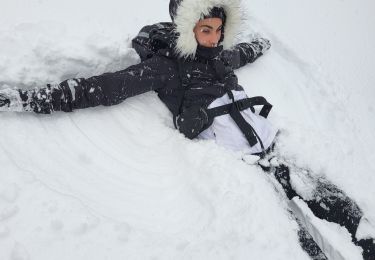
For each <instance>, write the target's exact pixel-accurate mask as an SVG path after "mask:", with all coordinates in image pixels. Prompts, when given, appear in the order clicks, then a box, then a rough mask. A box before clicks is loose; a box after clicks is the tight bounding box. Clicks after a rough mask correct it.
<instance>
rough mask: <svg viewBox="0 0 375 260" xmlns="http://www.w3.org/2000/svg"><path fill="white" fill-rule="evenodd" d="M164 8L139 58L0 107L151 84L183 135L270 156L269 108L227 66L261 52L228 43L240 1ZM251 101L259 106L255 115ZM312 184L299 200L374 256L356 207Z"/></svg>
mask: <svg viewBox="0 0 375 260" xmlns="http://www.w3.org/2000/svg"><path fill="white" fill-rule="evenodd" d="M169 9H170V14H171V18H172V23H160V24H156V25H152V26H146V27H144V28H143V29H142V30H141V32H140V33H139V35H138V36H137V37H136V38H135V39H134V40H133V47H134V48H135V49H136V51H137V52H138V54H139V55H140V57H141V60H142V62H141V63H139V64H137V65H134V66H131V67H129V68H127V69H125V70H122V71H118V72H115V73H106V74H103V75H100V76H95V77H91V78H88V79H84V78H80V79H69V80H66V81H63V82H61V83H60V84H57V85H48V86H47V87H45V88H40V89H33V90H15V89H2V90H0V111H34V112H36V113H44V114H48V113H51V112H53V111H64V112H71V111H73V110H75V109H82V108H87V107H95V106H99V105H104V106H111V105H116V104H119V103H120V102H122V101H124V100H125V99H126V98H129V97H133V96H136V95H139V94H142V93H145V92H148V91H152V90H153V91H156V92H157V93H158V95H159V97H160V99H161V100H162V101H163V102H164V103H165V105H166V106H167V107H168V108H169V110H170V111H171V112H172V114H173V118H174V123H175V126H176V128H177V129H179V131H180V132H181V133H183V134H184V135H185V136H186V137H188V138H190V139H193V138H201V139H214V140H215V141H216V142H217V143H218V144H219V145H222V146H225V147H227V148H229V149H231V150H241V151H246V153H247V154H252V155H257V156H260V157H262V158H270V157H271V155H272V150H273V147H274V142H275V138H276V134H277V132H278V130H277V129H276V128H274V127H273V126H272V125H271V123H270V122H269V121H268V120H267V119H266V118H267V115H268V113H269V112H270V110H271V108H272V106H271V105H270V104H269V103H268V102H267V101H266V100H265V99H264V98H262V97H256V98H248V97H247V95H246V93H245V92H244V90H243V88H242V87H241V86H240V85H238V80H237V77H236V75H235V74H234V72H233V70H234V69H237V68H240V67H242V66H244V65H246V64H247V63H251V62H254V61H255V60H256V59H258V58H259V57H260V56H262V55H263V54H264V53H265V52H266V51H267V50H268V49H269V48H270V42H269V41H268V40H266V39H263V38H257V39H253V40H252V41H251V42H250V43H240V44H237V45H235V46H233V41H234V40H235V36H236V34H237V33H238V30H239V26H240V24H241V20H242V19H241V15H240V14H241V9H240V0H226V1H225V0H171V1H170V6H169ZM254 106H263V107H262V109H261V112H260V113H259V114H256V113H255V109H254ZM263 161H264V160H263ZM262 168H263V169H264V170H266V171H272V172H273V173H274V175H275V177H276V179H277V180H278V181H279V182H280V184H281V186H282V187H283V188H284V190H285V192H286V194H287V196H288V198H289V199H291V198H293V197H294V196H299V195H298V194H297V193H296V192H295V190H294V189H293V188H292V186H291V184H290V177H289V168H288V167H287V166H286V165H284V164H281V165H280V164H278V165H275V164H273V167H269V166H268V165H265V164H264V163H263V165H262ZM318 184H319V185H318V186H317V187H318V188H317V191H316V194H315V195H316V196H312V198H309V200H307V199H305V201H306V203H307V204H308V205H309V207H310V208H311V209H312V210H313V212H314V213H315V214H316V215H317V216H318V217H321V218H324V219H327V220H328V221H334V222H337V223H339V224H341V225H343V226H345V227H346V228H347V229H348V231H349V232H350V233H351V234H352V238H353V241H354V242H355V243H356V244H357V245H360V246H361V247H362V248H363V249H364V251H363V255H364V257H365V258H366V259H374V258H371V257H373V256H374V255H375V250H374V244H373V240H372V239H366V240H365V239H362V240H358V239H357V238H356V232H357V229H358V226H359V223H360V221H361V218H362V216H363V214H362V212H361V210H360V209H359V208H358V206H357V205H356V204H355V203H354V202H353V201H351V200H350V199H349V198H348V197H347V196H345V195H344V194H343V192H341V191H340V190H339V189H337V188H336V187H335V186H333V185H332V184H327V183H326V182H319V183H318ZM322 194H324V195H325V196H322Z"/></svg>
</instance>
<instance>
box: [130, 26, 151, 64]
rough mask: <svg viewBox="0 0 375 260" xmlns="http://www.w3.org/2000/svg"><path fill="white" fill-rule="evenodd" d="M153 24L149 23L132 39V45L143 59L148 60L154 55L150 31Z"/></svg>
mask: <svg viewBox="0 0 375 260" xmlns="http://www.w3.org/2000/svg"><path fill="white" fill-rule="evenodd" d="M151 31H152V26H150V25H147V26H145V27H143V28H142V29H141V31H140V32H139V33H138V35H137V36H136V37H135V38H134V39H133V40H132V47H133V48H134V49H135V50H136V52H137V53H138V55H139V57H140V58H141V61H144V60H147V59H149V58H151V57H152V56H153V55H154V50H153V48H152V42H151V39H150V33H151Z"/></svg>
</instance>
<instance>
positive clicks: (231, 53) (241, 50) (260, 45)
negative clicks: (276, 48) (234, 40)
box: [222, 38, 271, 69]
mask: <svg viewBox="0 0 375 260" xmlns="http://www.w3.org/2000/svg"><path fill="white" fill-rule="evenodd" d="M270 48H271V43H270V41H269V40H267V39H264V38H256V39H253V40H252V41H251V42H250V43H245V42H244V43H239V44H237V45H236V46H235V47H234V48H233V49H232V50H225V51H223V52H222V57H223V59H224V60H225V61H226V62H227V63H228V64H229V65H230V66H231V67H232V68H233V69H238V68H241V67H243V66H245V65H246V64H248V63H252V62H254V61H255V60H257V59H258V58H259V57H260V56H262V55H263V54H264V53H265V52H266V51H268V50H269V49H270Z"/></svg>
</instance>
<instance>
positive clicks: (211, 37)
mask: <svg viewBox="0 0 375 260" xmlns="http://www.w3.org/2000/svg"><path fill="white" fill-rule="evenodd" d="M222 29H223V21H222V20H221V19H220V18H207V19H204V20H200V21H199V22H198V23H197V25H196V26H195V27H194V34H195V38H196V39H197V41H198V43H199V45H201V46H204V47H209V48H213V47H217V46H218V44H219V41H220V38H221V32H222Z"/></svg>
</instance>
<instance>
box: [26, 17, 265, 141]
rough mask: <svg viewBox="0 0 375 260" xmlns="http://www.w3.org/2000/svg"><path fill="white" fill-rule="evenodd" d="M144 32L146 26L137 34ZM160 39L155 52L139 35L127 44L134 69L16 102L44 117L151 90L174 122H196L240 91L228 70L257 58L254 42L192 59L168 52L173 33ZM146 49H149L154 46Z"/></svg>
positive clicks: (202, 51) (72, 82)
mask: <svg viewBox="0 0 375 260" xmlns="http://www.w3.org/2000/svg"><path fill="white" fill-rule="evenodd" d="M167 28H171V29H173V25H172V24H171V23H170V24H168V27H167ZM147 30H148V27H147V26H146V27H145V28H143V29H142V31H141V32H142V33H144V32H145V31H147ZM150 33H151V32H150ZM158 33H160V31H158ZM164 37H165V39H164V41H159V44H160V45H161V46H158V47H157V48H158V50H157V52H156V53H154V52H153V50H149V46H150V45H149V44H148V43H147V42H144V40H145V38H143V37H142V36H141V34H140V36H137V37H136V38H135V39H133V41H132V43H133V47H134V48H135V49H136V50H137V52H138V53H139V55H140V57H141V60H142V62H141V63H139V64H137V65H134V66H131V67H128V68H126V69H124V70H121V71H118V72H114V73H105V74H103V75H99V76H94V77H91V78H87V79H85V78H77V79H69V80H65V81H63V82H61V83H60V84H59V85H56V86H51V85H49V86H48V87H47V88H42V89H39V90H31V91H30V90H29V91H21V98H22V99H23V100H24V101H25V104H26V105H28V106H30V108H31V109H32V110H33V111H34V112H36V113H44V114H48V113H51V112H53V111H64V112H71V111H73V110H74V109H82V108H87V107H95V106H99V105H104V106H111V105H116V104H119V103H121V102H122V101H124V100H125V99H127V98H129V97H133V96H136V95H139V94H142V93H145V92H148V91H156V92H157V93H158V96H159V97H160V99H161V100H162V101H163V102H164V104H165V105H166V106H167V107H168V108H169V110H170V111H171V113H172V114H173V115H174V116H175V117H176V116H179V115H180V117H181V116H185V117H189V118H191V117H195V118H196V117H197V116H199V114H197V113H199V108H207V106H208V105H209V104H210V103H211V102H212V101H213V100H215V99H216V98H219V97H221V96H223V95H224V94H226V92H227V91H228V90H243V88H242V87H241V86H240V85H238V80H237V77H236V75H235V74H234V72H233V70H234V69H237V68H240V67H242V66H244V65H246V64H247V63H250V62H254V61H255V60H256V59H257V58H259V57H260V56H261V55H262V53H261V52H257V51H256V50H261V48H262V47H261V46H260V45H259V43H258V42H257V41H254V42H252V43H240V44H237V45H236V46H235V47H234V48H233V49H231V50H223V49H222V47H217V48H204V47H198V48H197V53H196V55H195V57H193V58H191V57H189V58H182V57H179V56H178V54H177V53H176V52H175V50H174V44H175V42H174V39H175V35H174V32H173V31H172V30H169V31H168V32H166V33H165V35H164ZM151 38H152V39H153V38H157V37H152V36H151ZM168 43H169V44H168ZM152 46H154V47H155V44H153V45H152ZM72 88H74V91H72ZM72 92H74V97H73V96H72V95H73V94H72ZM189 118H185V119H186V120H188V119H189ZM181 119H182V118H180V120H181ZM204 127H208V125H206V126H203V125H202V127H201V129H197V131H196V132H195V134H194V136H191V137H190V136H189V137H190V138H194V137H196V136H197V135H198V134H199V133H200V132H201V131H202V130H203V129H204ZM181 129H183V128H181ZM186 132H189V131H186Z"/></svg>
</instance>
